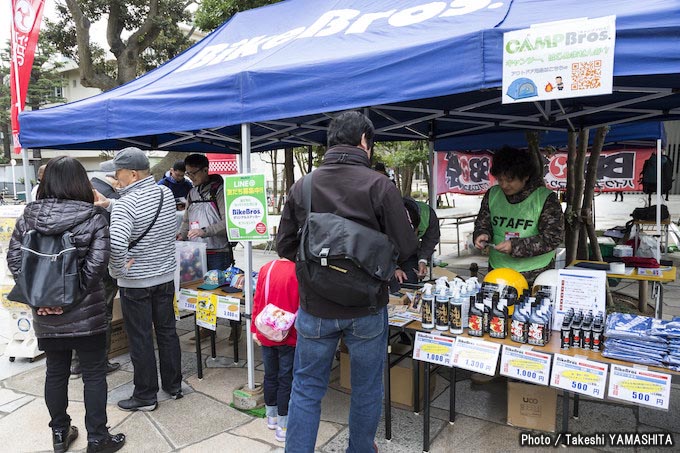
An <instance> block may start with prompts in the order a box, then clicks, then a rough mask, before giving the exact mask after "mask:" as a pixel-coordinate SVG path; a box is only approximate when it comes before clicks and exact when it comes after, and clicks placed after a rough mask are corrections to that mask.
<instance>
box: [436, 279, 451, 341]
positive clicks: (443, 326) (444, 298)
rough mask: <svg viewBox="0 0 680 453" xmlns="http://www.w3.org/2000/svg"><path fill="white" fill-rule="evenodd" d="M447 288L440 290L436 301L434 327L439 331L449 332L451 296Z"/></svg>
mask: <svg viewBox="0 0 680 453" xmlns="http://www.w3.org/2000/svg"><path fill="white" fill-rule="evenodd" d="M446 289H447V288H446V286H444V287H441V288H439V290H438V291H437V297H435V299H434V327H435V329H437V330H441V331H445V330H449V295H448V293H447V290H446Z"/></svg>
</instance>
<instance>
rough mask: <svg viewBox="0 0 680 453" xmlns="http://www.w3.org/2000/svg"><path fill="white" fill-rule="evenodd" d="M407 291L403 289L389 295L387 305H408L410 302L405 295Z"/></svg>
mask: <svg viewBox="0 0 680 453" xmlns="http://www.w3.org/2000/svg"><path fill="white" fill-rule="evenodd" d="M408 292H409V291H406V290H404V289H401V290H400V291H399V292H398V293H395V294H392V293H390V298H389V302H388V304H389V305H408V304H409V303H410V302H411V299H409V297H408V295H407V293H408Z"/></svg>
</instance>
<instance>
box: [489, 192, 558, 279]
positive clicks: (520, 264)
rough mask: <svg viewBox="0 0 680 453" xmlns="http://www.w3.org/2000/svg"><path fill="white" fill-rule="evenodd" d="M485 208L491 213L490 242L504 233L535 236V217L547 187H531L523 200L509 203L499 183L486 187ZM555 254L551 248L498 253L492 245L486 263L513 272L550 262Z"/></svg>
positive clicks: (536, 230) (499, 239)
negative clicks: (531, 253)
mask: <svg viewBox="0 0 680 453" xmlns="http://www.w3.org/2000/svg"><path fill="white" fill-rule="evenodd" d="M489 190H490V192H489V211H490V213H491V228H492V231H493V238H492V240H493V243H494V244H499V243H501V242H503V241H505V238H506V235H510V236H511V237H520V238H526V237H530V236H536V235H537V234H539V231H538V219H539V217H540V216H541V211H543V205H544V204H545V200H547V199H548V196H549V195H550V193H551V191H550V190H549V189H547V188H545V187H539V188H538V189H536V190H534V191H533V192H532V193H531V195H529V196H528V197H527V198H526V199H525V200H524V201H522V202H520V203H516V204H511V203H509V202H508V199H507V198H506V197H505V194H504V193H503V191H502V190H501V188H500V187H499V186H494V187H492V188H491V189H489ZM554 258H555V251H554V250H553V251H550V252H548V253H544V254H542V255H537V256H528V257H525V258H515V257H513V256H510V255H508V254H506V253H500V252H498V251H496V250H495V249H494V248H493V247H492V248H491V249H490V251H489V264H490V265H491V267H493V268H494V269H498V268H501V267H509V268H510V269H514V270H516V271H517V272H526V271H532V270H534V269H540V268H542V267H545V266H547V265H549V264H550V262H551V261H552V260H553V259H554Z"/></svg>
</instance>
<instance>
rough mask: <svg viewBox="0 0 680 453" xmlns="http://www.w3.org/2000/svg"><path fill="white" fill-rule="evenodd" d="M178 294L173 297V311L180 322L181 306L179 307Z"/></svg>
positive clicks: (176, 319)
mask: <svg viewBox="0 0 680 453" xmlns="http://www.w3.org/2000/svg"><path fill="white" fill-rule="evenodd" d="M177 296H178V294H177V293H175V295H174V296H173V297H172V310H173V311H174V312H175V321H179V320H180V319H181V318H180V317H179V306H178V305H177V304H178V303H179V302H178V297H177Z"/></svg>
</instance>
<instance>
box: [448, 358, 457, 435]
mask: <svg viewBox="0 0 680 453" xmlns="http://www.w3.org/2000/svg"><path fill="white" fill-rule="evenodd" d="M455 421H456V367H455V366H452V367H451V369H450V370H449V423H450V424H452V425H453V424H454V422H455Z"/></svg>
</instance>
